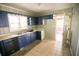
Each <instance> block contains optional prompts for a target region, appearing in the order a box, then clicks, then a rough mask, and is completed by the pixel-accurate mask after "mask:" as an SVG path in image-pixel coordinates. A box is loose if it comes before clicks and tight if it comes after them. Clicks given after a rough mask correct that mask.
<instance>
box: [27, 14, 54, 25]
mask: <svg viewBox="0 0 79 59" xmlns="http://www.w3.org/2000/svg"><path fill="white" fill-rule="evenodd" d="M49 19H53V15H45V16H39V17H31V16H29V17H28V25H43V20H49Z"/></svg>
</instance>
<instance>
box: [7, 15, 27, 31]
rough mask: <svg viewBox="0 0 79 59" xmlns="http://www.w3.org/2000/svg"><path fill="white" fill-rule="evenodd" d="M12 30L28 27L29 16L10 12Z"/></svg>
mask: <svg viewBox="0 0 79 59" xmlns="http://www.w3.org/2000/svg"><path fill="white" fill-rule="evenodd" d="M8 18H9V28H10V32H12V31H18V30H21V29H27V28H28V23H27V17H26V16H21V15H15V14H8Z"/></svg>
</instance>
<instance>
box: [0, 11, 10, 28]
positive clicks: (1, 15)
mask: <svg viewBox="0 0 79 59" xmlns="http://www.w3.org/2000/svg"><path fill="white" fill-rule="evenodd" d="M8 26H9V23H8V15H7V12H3V11H0V27H8Z"/></svg>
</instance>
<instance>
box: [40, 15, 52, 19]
mask: <svg viewBox="0 0 79 59" xmlns="http://www.w3.org/2000/svg"><path fill="white" fill-rule="evenodd" d="M41 17H42V19H45V20H46V19H53V15H45V16H41Z"/></svg>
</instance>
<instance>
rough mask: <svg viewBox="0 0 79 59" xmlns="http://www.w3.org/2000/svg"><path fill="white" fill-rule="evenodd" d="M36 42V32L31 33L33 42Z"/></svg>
mask: <svg viewBox="0 0 79 59" xmlns="http://www.w3.org/2000/svg"><path fill="white" fill-rule="evenodd" d="M35 40H36V33H35V32H32V33H31V41H32V42H33V41H35Z"/></svg>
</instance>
